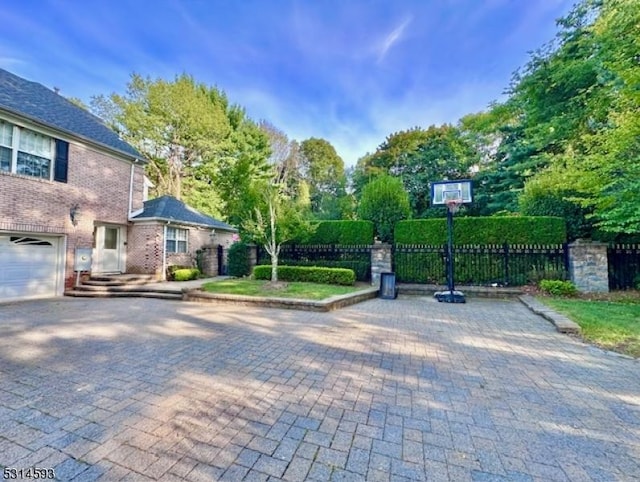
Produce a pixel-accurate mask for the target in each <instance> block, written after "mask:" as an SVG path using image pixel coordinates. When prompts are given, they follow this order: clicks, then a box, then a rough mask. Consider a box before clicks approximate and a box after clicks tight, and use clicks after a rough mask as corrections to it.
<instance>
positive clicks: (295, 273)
mask: <svg viewBox="0 0 640 482" xmlns="http://www.w3.org/2000/svg"><path fill="white" fill-rule="evenodd" d="M253 277H254V278H255V279H259V280H270V279H271V266H270V265H260V266H256V267H255V268H253ZM278 279H279V280H280V281H304V282H307V283H322V284H329V285H346V286H351V285H353V284H354V283H355V282H356V275H355V273H354V272H353V270H352V269H345V268H321V267H317V266H278Z"/></svg>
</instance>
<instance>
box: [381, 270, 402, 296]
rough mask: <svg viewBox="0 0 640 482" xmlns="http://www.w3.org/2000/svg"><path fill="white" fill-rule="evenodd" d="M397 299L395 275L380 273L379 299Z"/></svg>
mask: <svg viewBox="0 0 640 482" xmlns="http://www.w3.org/2000/svg"><path fill="white" fill-rule="evenodd" d="M397 297H398V288H397V287H396V274H395V273H380V298H382V299H383V300H395V299H396V298H397Z"/></svg>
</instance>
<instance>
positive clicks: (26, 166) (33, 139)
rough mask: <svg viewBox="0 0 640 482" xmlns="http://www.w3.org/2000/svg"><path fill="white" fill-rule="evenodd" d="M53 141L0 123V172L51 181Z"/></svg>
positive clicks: (47, 137) (6, 123)
mask: <svg viewBox="0 0 640 482" xmlns="http://www.w3.org/2000/svg"><path fill="white" fill-rule="evenodd" d="M54 146H55V143H54V140H53V139H52V138H51V137H49V136H46V135H44V134H39V133H37V132H34V131H32V130H29V129H25V128H23V127H18V126H16V125H13V124H10V123H8V122H5V121H0V170H2V171H6V172H12V173H14V174H22V175H23V176H32V177H38V178H41V179H51V169H52V166H53V159H54V151H55V148H54Z"/></svg>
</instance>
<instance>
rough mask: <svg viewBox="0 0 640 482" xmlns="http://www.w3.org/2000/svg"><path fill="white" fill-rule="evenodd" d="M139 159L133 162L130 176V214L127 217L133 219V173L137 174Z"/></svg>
mask: <svg viewBox="0 0 640 482" xmlns="http://www.w3.org/2000/svg"><path fill="white" fill-rule="evenodd" d="M137 161H138V160H137V159H135V160H134V161H133V162H132V163H131V175H130V176H129V214H127V219H128V220H129V221H131V215H132V214H133V175H134V174H135V169H136V162H137Z"/></svg>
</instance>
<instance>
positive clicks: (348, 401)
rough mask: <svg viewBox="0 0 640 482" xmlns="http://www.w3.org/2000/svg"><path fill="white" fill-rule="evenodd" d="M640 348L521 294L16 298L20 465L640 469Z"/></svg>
mask: <svg viewBox="0 0 640 482" xmlns="http://www.w3.org/2000/svg"><path fill="white" fill-rule="evenodd" d="M639 463H640V364H639V363H638V362H637V361H633V360H628V359H623V358H619V357H616V356H612V355H609V354H605V353H603V352H601V351H599V350H596V349H593V348H591V347H589V346H587V345H584V344H582V343H580V342H579V341H576V340H574V339H572V338H570V337H568V336H565V335H561V334H559V333H557V332H556V331H555V329H554V328H553V327H552V326H551V325H550V324H549V323H548V322H546V321H544V320H543V319H541V318H539V317H537V316H535V315H533V314H531V313H530V312H529V311H528V310H527V309H526V308H524V307H523V306H522V305H521V304H519V303H518V302H514V301H493V300H491V301H490V300H474V299H471V300H469V302H468V303H467V304H466V305H448V304H438V303H436V302H434V301H433V300H431V299H430V298H421V297H413V298H401V299H398V300H395V301H387V300H372V301H369V302H366V303H362V304H359V305H356V306H353V307H351V308H348V309H343V310H339V311H336V312H332V313H308V312H295V311H279V310H269V309H260V308H247V307H242V308H239V307H235V306H229V307H220V306H211V305H201V304H195V303H185V302H173V301H161V300H149V299H135V300H130V299H126V300H123V299H107V300H100V299H91V300H85V299H57V300H52V301H37V302H26V303H16V304H9V305H3V306H1V307H0V465H1V466H8V467H16V468H27V467H33V466H36V467H45V468H46V467H54V468H55V470H56V474H57V477H58V478H59V480H75V481H91V480H96V479H99V480H108V481H111V480H114V481H115V480H133V481H143V480H149V479H151V480H166V481H173V480H179V481H182V480H189V481H210V480H217V479H226V480H234V481H236V480H242V479H244V480H279V479H286V480H353V481H357V480H374V481H377V480H394V481H396V480H397V481H400V480H434V481H447V480H451V481H456V482H463V481H468V480H471V481H565V480H575V481H589V480H596V481H611V480H638V479H640V467H639Z"/></svg>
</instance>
